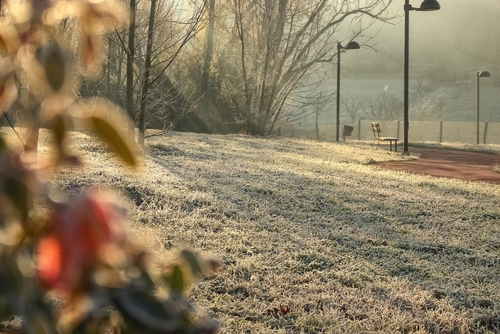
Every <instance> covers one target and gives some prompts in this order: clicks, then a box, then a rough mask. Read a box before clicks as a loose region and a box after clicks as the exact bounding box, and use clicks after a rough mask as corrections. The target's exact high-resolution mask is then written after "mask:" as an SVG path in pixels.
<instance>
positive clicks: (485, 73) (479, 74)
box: [477, 71, 491, 78]
mask: <svg viewBox="0 0 500 334" xmlns="http://www.w3.org/2000/svg"><path fill="white" fill-rule="evenodd" d="M477 77H478V78H489V77H491V74H490V72H488V71H481V72H477Z"/></svg>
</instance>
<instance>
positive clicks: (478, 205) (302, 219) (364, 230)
mask: <svg viewBox="0 0 500 334" xmlns="http://www.w3.org/2000/svg"><path fill="white" fill-rule="evenodd" d="M73 140H74V146H75V148H76V149H77V150H79V151H81V152H83V154H84V159H85V160H86V165H85V169H82V168H79V167H71V168H67V169H64V170H61V171H59V173H58V174H57V175H58V176H57V179H55V180H54V181H55V182H57V183H59V184H60V185H62V186H63V187H64V188H66V189H68V190H70V191H72V192H79V191H81V190H82V189H84V188H85V187H88V186H92V185H94V186H100V187H103V186H112V187H114V188H116V189H117V191H118V192H119V193H120V194H121V195H122V196H123V198H124V199H125V200H127V201H129V202H130V212H129V216H130V219H131V229H132V230H133V232H134V234H135V235H137V236H138V237H140V238H141V239H142V240H143V242H145V243H146V244H148V246H149V248H150V249H151V252H152V253H153V255H154V257H156V258H157V259H164V260H166V261H167V260H168V259H169V257H171V256H173V254H176V253H177V250H178V249H179V248H183V247H190V248H192V249H194V250H197V251H199V252H200V253H202V254H205V255H207V256H213V257H215V258H218V259H219V260H220V261H221V263H222V267H221V269H220V271H219V272H218V273H216V274H214V275H211V276H209V277H205V278H203V279H202V280H201V281H198V282H196V283H195V285H194V286H193V288H192V291H191V296H192V299H193V300H194V302H195V303H196V304H197V306H198V307H199V309H200V310H201V311H202V312H205V313H207V314H208V315H209V316H211V317H212V318H214V319H216V320H217V321H218V322H219V323H220V327H221V333H367V332H370V333H469V332H471V333H497V332H499V331H500V308H499V306H498V305H500V304H499V302H500V284H499V282H498V276H499V273H500V238H499V235H500V234H499V229H500V228H499V226H500V211H499V209H498V205H499V200H500V189H499V188H498V187H497V186H495V185H490V184H485V183H481V182H465V181H460V180H452V179H443V178H434V177H430V176H418V175H411V174H407V173H404V172H394V171H389V170H385V169H382V168H378V167H376V166H373V163H374V162H379V161H391V160H400V159H412V158H414V157H412V156H410V157H406V156H403V155H401V154H400V153H396V152H388V151H386V150H382V149H378V150H374V149H371V148H370V146H369V145H366V146H363V145H361V144H358V145H359V146H353V144H352V143H321V142H314V141H300V140H293V139H287V138H260V137H249V136H236V135H235V136H218V135H204V134H182V133H169V134H168V135H167V136H164V137H157V138H152V139H150V140H149V141H148V142H147V149H146V152H145V162H144V166H143V172H142V173H140V174H137V175H136V174H133V173H124V172H123V168H118V166H117V164H119V163H118V162H116V161H115V160H113V159H110V157H111V155H112V153H111V152H109V151H108V150H107V149H106V148H105V147H103V146H101V145H100V144H99V143H98V142H97V141H96V140H94V139H92V138H90V137H87V136H86V135H84V134H79V133H74V134H73ZM49 153H50V152H46V151H44V150H43V149H42V150H41V155H42V157H43V156H44V155H47V154H49ZM159 269H161V268H159ZM288 310H291V312H288Z"/></svg>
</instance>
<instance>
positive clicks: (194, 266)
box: [181, 249, 203, 277]
mask: <svg viewBox="0 0 500 334" xmlns="http://www.w3.org/2000/svg"><path fill="white" fill-rule="evenodd" d="M181 256H182V257H183V258H184V260H186V262H187V263H188V264H189V266H190V267H191V271H192V273H193V276H195V277H199V276H201V274H202V273H203V268H202V265H201V263H200V260H199V259H198V256H196V254H195V253H193V252H192V251H190V250H187V249H184V250H183V251H182V252H181Z"/></svg>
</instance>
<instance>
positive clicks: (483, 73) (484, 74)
mask: <svg viewBox="0 0 500 334" xmlns="http://www.w3.org/2000/svg"><path fill="white" fill-rule="evenodd" d="M489 77H491V74H490V72H488V71H481V72H477V94H476V97H477V99H476V144H478V145H479V78H489Z"/></svg>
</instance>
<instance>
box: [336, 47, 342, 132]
mask: <svg viewBox="0 0 500 334" xmlns="http://www.w3.org/2000/svg"><path fill="white" fill-rule="evenodd" d="M341 47H342V46H341V45H340V42H337V122H336V132H335V140H336V141H339V128H340V48H341Z"/></svg>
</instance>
